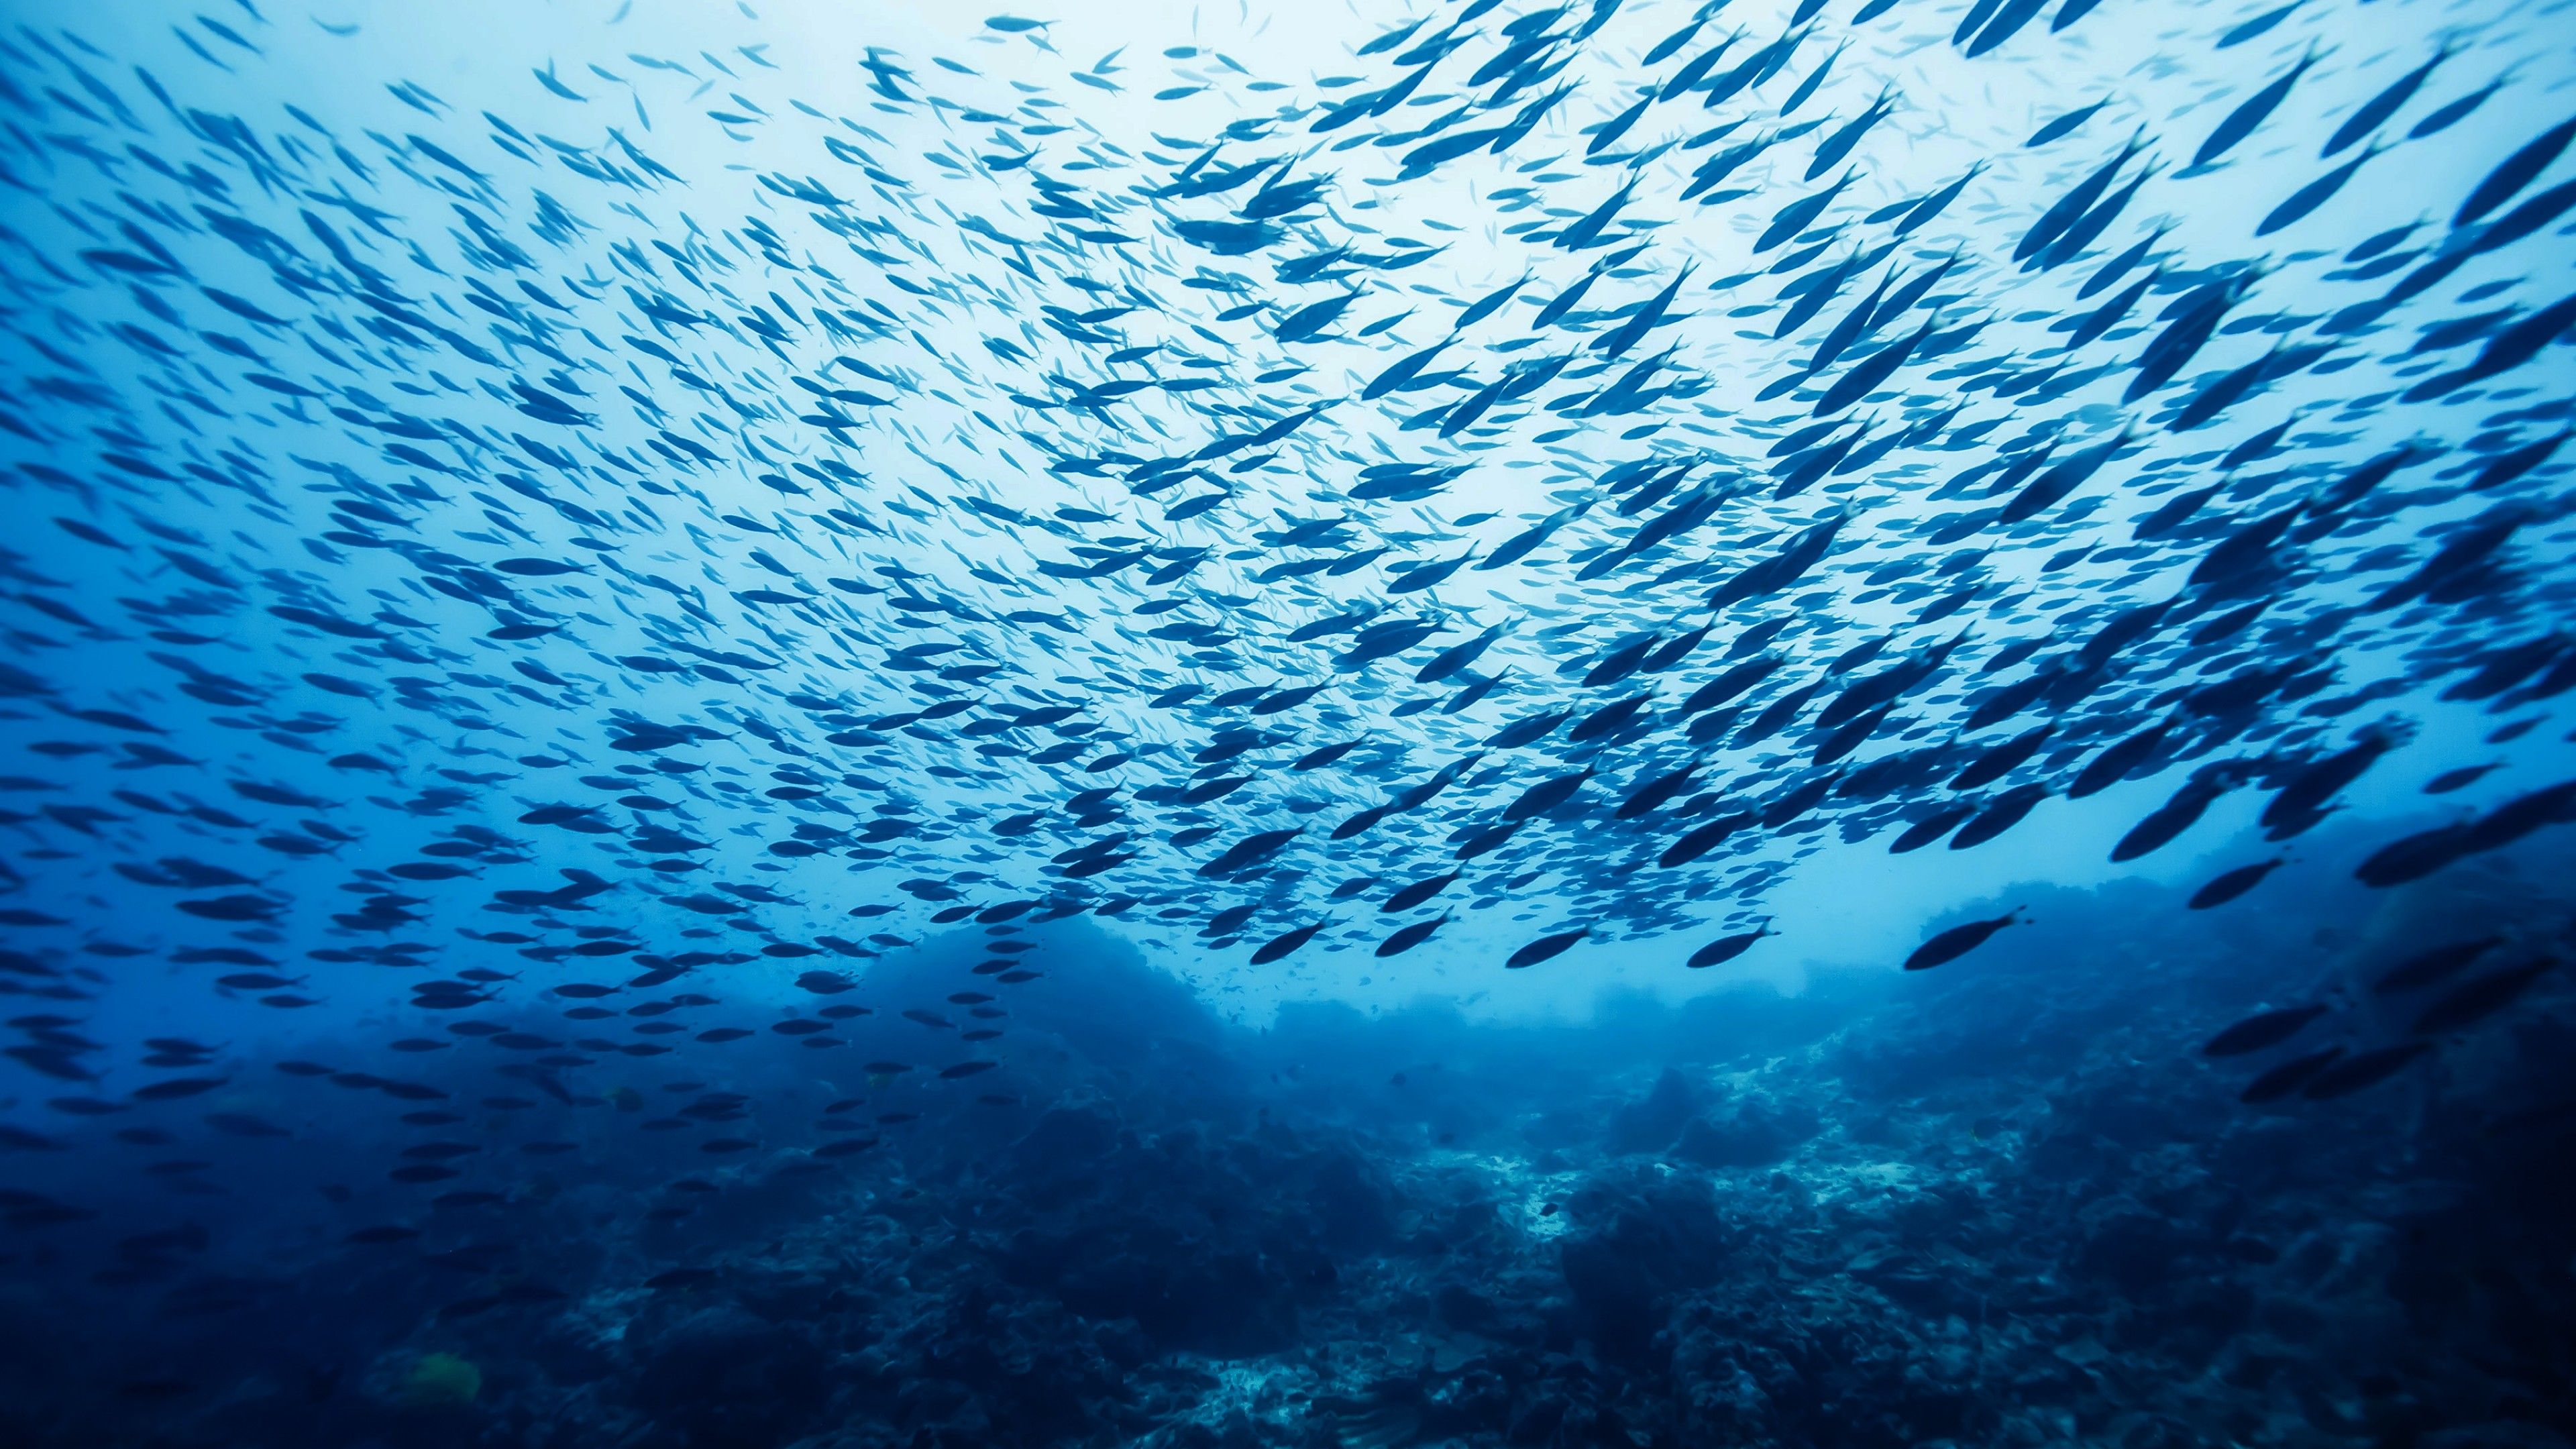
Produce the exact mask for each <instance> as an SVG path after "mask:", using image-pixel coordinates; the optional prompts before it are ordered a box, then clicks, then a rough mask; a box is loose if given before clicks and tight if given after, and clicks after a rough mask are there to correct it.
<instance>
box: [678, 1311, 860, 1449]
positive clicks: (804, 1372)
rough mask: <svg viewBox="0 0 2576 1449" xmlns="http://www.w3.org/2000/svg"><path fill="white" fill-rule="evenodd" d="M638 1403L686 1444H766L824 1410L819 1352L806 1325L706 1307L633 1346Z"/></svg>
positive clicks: (723, 1448)
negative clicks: (762, 1318)
mask: <svg viewBox="0 0 2576 1449" xmlns="http://www.w3.org/2000/svg"><path fill="white" fill-rule="evenodd" d="M632 1383H633V1388H632V1393H633V1396H634V1401H635V1404H636V1406H637V1407H638V1408H641V1409H643V1410H644V1411H645V1412H647V1413H649V1414H651V1415H653V1417H654V1419H655V1421H656V1422H657V1423H659V1424H661V1425H663V1426H664V1427H665V1428H667V1429H668V1430H670V1431H672V1432H673V1434H675V1435H676V1442H677V1443H680V1444H684V1445H687V1446H689V1449H769V1446H772V1445H777V1444H783V1443H785V1442H787V1441H788V1440H790V1439H793V1438H795V1437H796V1436H797V1435H798V1434H799V1433H801V1432H803V1430H804V1429H805V1428H806V1427H807V1426H808V1425H810V1424H811V1423H812V1421H813V1420H814V1418H815V1416H816V1415H817V1414H819V1413H820V1412H821V1411H822V1408H823V1404H824V1401H825V1399H826V1397H827V1393H828V1387H829V1386H828V1383H827V1380H826V1378H825V1374H824V1355H823V1351H822V1349H821V1347H820V1346H819V1345H817V1344H816V1343H815V1341H814V1339H813V1337H812V1334H811V1331H810V1330H807V1329H804V1328H801V1327H799V1326H797V1325H794V1324H789V1323H769V1322H763V1321H762V1320H760V1319H758V1318H755V1317H753V1316H752V1315H750V1314H748V1313H745V1312H743V1311H741V1310H740V1309H736V1308H730V1307H719V1308H708V1309H703V1310H701V1311H699V1312H697V1313H694V1314H691V1315H689V1316H688V1317H686V1318H683V1319H681V1320H680V1321H678V1322H677V1323H674V1324H672V1325H671V1326H670V1327H668V1328H665V1329H663V1330H662V1331H661V1332H660V1333H658V1334H656V1335H654V1336H653V1337H652V1338H651V1339H650V1340H649V1341H648V1342H646V1343H643V1344H640V1345H638V1346H637V1348H636V1350H635V1374H634V1378H633V1381H632Z"/></svg>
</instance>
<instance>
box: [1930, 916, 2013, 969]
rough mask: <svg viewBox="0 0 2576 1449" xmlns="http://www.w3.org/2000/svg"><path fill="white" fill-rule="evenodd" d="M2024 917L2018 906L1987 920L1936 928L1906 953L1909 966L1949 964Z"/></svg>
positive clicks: (1931, 966)
mask: <svg viewBox="0 0 2576 1449" xmlns="http://www.w3.org/2000/svg"><path fill="white" fill-rule="evenodd" d="M2020 920H2021V913H2020V912H2019V911H2018V910H2012V911H2006V912H2005V913H2004V914H2002V915H2000V916H1995V917H1992V918H1990V919H1987V920H1982V921H1970V922H1968V923H1967V924H1965V925H1959V926H1952V927H1950V928H1949V929H1948V930H1945V931H1940V932H1936V933H1934V934H1933V935H1932V936H1930V937H1928V938H1926V939H1925V940H1924V942H1923V944H1922V945H1920V946H1917V947H1915V948H1914V950H1913V952H1912V953H1911V954H1909V955H1908V956H1906V958H1905V969H1906V970H1908V971H1929V970H1931V969H1932V968H1933V967H1935V966H1946V965H1948V964H1949V963H1950V962H1953V961H1956V960H1958V959H1959V958H1960V957H1962V956H1965V955H1967V954H1968V953H1969V952H1970V951H1973V950H1975V949H1977V948H1978V947H1979V946H1982V945H1984V944H1985V943H1986V942H1987V941H1988V940H1989V939H1990V938H1992V937H1993V935H1994V934H1995V932H1997V931H2000V930H2002V929H2003V928H2005V927H2006V926H2010V925H2014V924H2017V923H2018V922H2019V921H2020Z"/></svg>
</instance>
